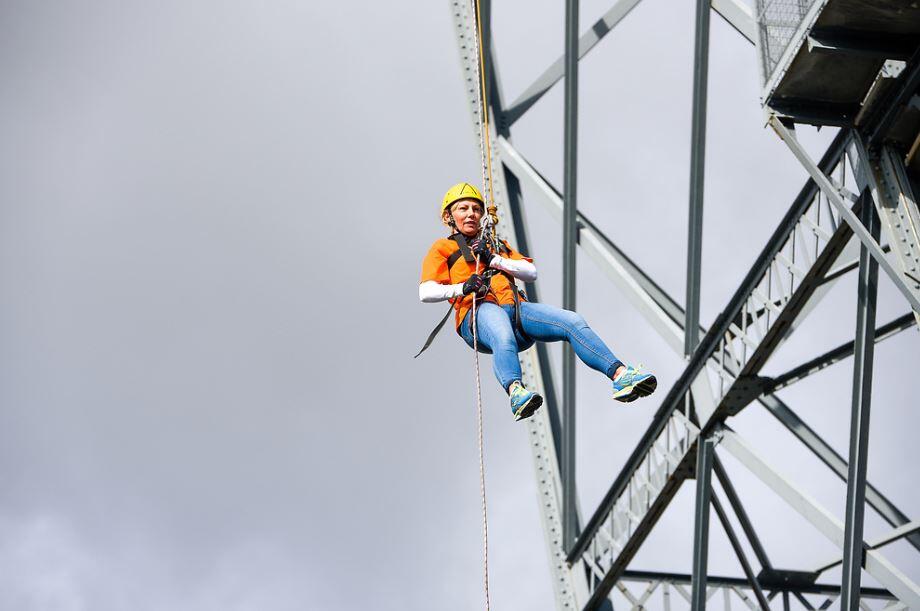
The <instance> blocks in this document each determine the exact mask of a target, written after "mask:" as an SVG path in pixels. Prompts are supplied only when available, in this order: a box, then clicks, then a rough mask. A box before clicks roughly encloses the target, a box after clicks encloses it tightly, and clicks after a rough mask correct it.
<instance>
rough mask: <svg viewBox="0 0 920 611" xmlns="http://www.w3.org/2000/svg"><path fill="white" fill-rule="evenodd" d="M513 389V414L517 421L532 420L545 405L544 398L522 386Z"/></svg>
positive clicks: (518, 385)
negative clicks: (536, 412)
mask: <svg viewBox="0 0 920 611" xmlns="http://www.w3.org/2000/svg"><path fill="white" fill-rule="evenodd" d="M511 388H512V390H511V395H510V397H511V413H512V415H514V419H515V420H524V419H526V418H530V417H531V416H533V413H534V412H535V411H537V409H539V408H540V406H541V405H543V397H541V396H540V395H538V394H537V393H535V392H531V391H529V390H527V389H526V388H524V387H523V386H522V385H520V384H515V385H514V386H512V387H511Z"/></svg>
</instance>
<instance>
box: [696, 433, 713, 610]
mask: <svg viewBox="0 0 920 611" xmlns="http://www.w3.org/2000/svg"><path fill="white" fill-rule="evenodd" d="M716 441H717V440H716V437H715V435H710V436H708V437H705V438H704V437H702V436H700V438H699V440H697V442H696V444H697V445H696V504H695V505H694V515H695V516H696V518H695V522H694V525H693V592H692V594H691V596H690V609H691V611H701V610H702V609H705V608H706V566H707V562H708V560H709V503H710V496H711V493H712V459H713V455H714V453H715V447H716Z"/></svg>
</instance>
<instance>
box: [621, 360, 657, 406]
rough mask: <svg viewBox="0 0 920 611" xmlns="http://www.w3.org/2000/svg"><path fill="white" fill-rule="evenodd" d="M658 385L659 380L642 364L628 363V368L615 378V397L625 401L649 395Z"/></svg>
mask: <svg viewBox="0 0 920 611" xmlns="http://www.w3.org/2000/svg"><path fill="white" fill-rule="evenodd" d="M657 387H658V380H657V379H656V378H655V376H654V375H652V374H651V373H649V372H647V371H642V366H641V365H640V366H639V367H633V366H631V365H627V366H626V369H624V370H623V372H622V373H621V374H620V375H618V376H617V377H616V378H614V380H613V398H614V399H616V400H617V401H622V402H623V403H629V402H630V401H635V400H636V399H638V398H639V397H647V396H649V395H650V394H652V393H653V392H655V389H656V388H657Z"/></svg>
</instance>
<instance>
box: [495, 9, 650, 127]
mask: <svg viewBox="0 0 920 611" xmlns="http://www.w3.org/2000/svg"><path fill="white" fill-rule="evenodd" d="M639 1H640V0H617V2H616V3H615V4H614V5H613V7H611V8H610V10H608V11H607V12H606V13H604V16H603V17H601V18H600V19H598V20H597V21H596V22H594V24H593V25H592V26H591V27H590V28H589V29H588V31H587V32H585V33H584V34H582V36H581V38H579V40H578V59H581V58H582V57H584V56H585V55H587V53H588V51H590V50H591V49H593V48H594V45H596V44H597V43H599V42H600V41H601V39H602V38H603V37H604V36H606V35H607V34H608V33H609V32H610V31H611V30H613V28H614V27H616V25H617V24H618V23H620V21H622V20H623V18H624V17H626V15H628V14H629V12H630V11H631V10H633V9H634V8H635V7H636V5H637V4H639ZM576 27H577V24H576ZM564 75H565V54H563V55H562V56H560V57H559V59H557V60H556V61H554V62H553V63H552V65H551V66H550V67H549V68H547V69H546V70H544V71H543V74H541V75H540V76H539V77H537V80H536V81H534V82H533V84H531V85H530V87H528V88H527V89H525V90H524V93H522V94H521V95H520V96H518V98H517V99H516V100H514V101H513V102H512V103H511V104H510V105H509V106H508V109H507V110H506V111H505V113H504V115H503V117H502V122H503V123H504V124H505V125H508V126H510V125H512V124H513V123H514V122H515V121H517V120H518V119H520V118H521V116H522V115H523V114H524V113H525V112H527V110H528V109H529V108H530V107H531V106H533V105H534V104H536V103H537V100H539V99H540V98H542V97H543V95H544V94H545V93H546V92H547V91H549V90H550V89H552V87H553V85H555V84H556V83H558V82H559V81H560V80H561V79H562V77H563V76H564Z"/></svg>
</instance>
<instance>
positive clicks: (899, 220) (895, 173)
mask: <svg viewBox="0 0 920 611" xmlns="http://www.w3.org/2000/svg"><path fill="white" fill-rule="evenodd" d="M902 159H903V156H902V155H899V154H898V153H897V152H896V151H895V150H894V149H892V148H891V147H889V146H885V147H882V149H881V151H880V152H879V156H878V163H877V165H876V164H873V167H872V169H873V172H874V174H875V177H876V182H877V183H878V185H879V186H880V189H879V192H878V195H879V196H880V197H879V199H877V200H876V206H877V208H878V212H879V215H880V216H881V219H882V228H883V229H884V231H885V235H886V237H887V238H888V243H889V244H891V245H892V251H893V252H894V253H895V255H896V257H897V260H898V263H899V264H900V267H901V273H902V278H904V281H905V282H906V283H908V285H909V286H911V288H912V289H913V290H914V292H915V293H917V294H920V211H918V210H917V198H916V197H915V196H914V193H913V188H912V187H911V183H910V179H909V178H908V177H907V172H906V171H905V169H904V162H903V161H902ZM914 317H915V318H916V320H917V322H918V323H920V311H917V310H915V311H914Z"/></svg>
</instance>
